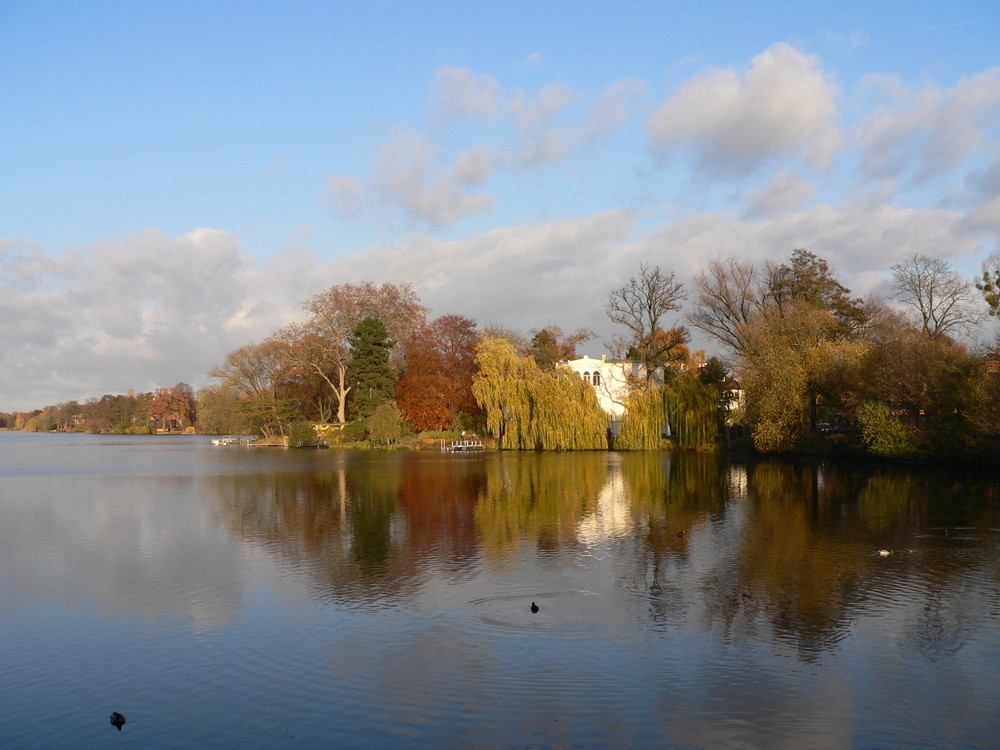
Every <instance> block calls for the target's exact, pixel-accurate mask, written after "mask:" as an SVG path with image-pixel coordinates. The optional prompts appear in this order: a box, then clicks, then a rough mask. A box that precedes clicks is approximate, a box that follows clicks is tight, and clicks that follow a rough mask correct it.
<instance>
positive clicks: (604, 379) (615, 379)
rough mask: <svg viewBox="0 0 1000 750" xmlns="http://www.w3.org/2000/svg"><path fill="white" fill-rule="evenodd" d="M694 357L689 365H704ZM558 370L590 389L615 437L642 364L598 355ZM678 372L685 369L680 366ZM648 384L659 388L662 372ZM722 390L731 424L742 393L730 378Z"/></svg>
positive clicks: (642, 379)
mask: <svg viewBox="0 0 1000 750" xmlns="http://www.w3.org/2000/svg"><path fill="white" fill-rule="evenodd" d="M696 354H697V355H700V356H699V357H696V358H694V361H693V362H692V365H693V366H694V367H701V366H703V365H704V352H697V353H696ZM560 366H562V367H567V368H569V369H570V370H572V371H573V372H575V373H577V374H578V375H579V376H580V377H581V378H583V380H584V382H587V383H590V384H591V385H592V386H593V387H594V392H595V393H596V395H597V401H598V403H600V405H601V408H602V409H604V411H605V412H606V413H607V415H608V429H609V430H610V431H611V435H612V436H613V437H617V435H618V432H619V430H621V426H622V422H624V421H625V412H626V408H625V404H626V402H627V401H628V397H629V394H630V393H631V392H632V389H633V388H635V387H636V386H643V385H645V383H646V365H645V363H644V362H642V361H641V360H614V359H608V358H607V355H604V354H602V355H601V358H600V359H594V358H593V357H588V356H584V357H580V358H579V359H571V360H568V361H565V362H561V363H560ZM681 369H682V370H683V369H685V367H684V366H683V365H681ZM651 380H652V381H653V382H654V383H656V384H662V383H663V370H662V369H657V370H656V371H655V372H653V374H652V377H651ZM725 388H726V390H727V391H728V392H729V414H728V418H727V421H728V422H729V423H730V424H732V423H733V420H734V417H736V416H737V415H738V414H740V413H742V410H743V389H742V387H741V386H740V384H739V383H737V382H736V381H735V380H733V379H732V378H726V384H725ZM665 429H666V431H667V433H668V434H669V432H670V427H669V425H667V426H665Z"/></svg>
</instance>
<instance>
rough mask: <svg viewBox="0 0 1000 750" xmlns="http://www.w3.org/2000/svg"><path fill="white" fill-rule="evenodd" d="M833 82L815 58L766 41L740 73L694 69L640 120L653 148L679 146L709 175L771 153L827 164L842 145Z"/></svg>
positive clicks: (746, 169) (768, 158) (747, 167)
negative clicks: (644, 121) (696, 71)
mask: <svg viewBox="0 0 1000 750" xmlns="http://www.w3.org/2000/svg"><path fill="white" fill-rule="evenodd" d="M839 90H840V89H839V86H838V84H837V83H836V81H835V80H834V79H833V78H832V76H831V75H830V74H828V73H826V72H825V71H824V70H823V69H822V67H821V65H820V61H819V59H818V58H816V57H814V56H811V55H806V54H805V53H803V52H801V51H800V50H798V49H796V48H795V47H792V46H790V45H788V44H784V43H779V44H775V45H772V46H771V47H769V48H768V49H767V50H765V51H764V52H762V53H760V54H759V55H757V56H756V57H754V58H753V60H752V61H751V63H750V68H749V69H748V70H747V71H746V72H745V73H744V74H742V75H741V74H740V73H738V72H737V71H735V70H732V69H725V70H723V69H712V70H709V71H707V72H705V73H702V74H700V75H697V76H695V77H694V78H693V79H692V80H691V81H690V82H689V83H687V84H686V85H685V86H683V87H682V88H681V89H680V91H678V92H677V93H676V94H675V95H674V96H672V97H671V98H670V99H669V100H668V101H666V102H665V103H664V104H663V105H662V106H661V107H660V108H659V109H658V110H657V111H656V112H655V113H654V114H653V115H652V116H651V117H650V118H649V120H648V121H647V131H648V134H649V137H650V140H651V144H652V148H653V151H654V153H656V154H657V155H659V156H667V155H670V154H673V153H676V152H678V151H682V152H683V151H686V152H689V153H691V154H692V155H693V156H694V157H695V162H696V167H697V168H698V169H700V170H705V171H707V172H709V173H711V174H712V175H734V176H742V175H747V174H751V173H753V172H755V171H757V170H758V169H759V168H760V167H761V166H763V165H764V164H767V163H769V162H772V161H774V160H776V159H778V158H803V159H805V160H806V162H807V163H808V164H810V165H811V166H812V167H813V168H816V169H824V168H826V167H827V166H828V165H829V163H830V160H831V159H832V157H833V156H834V154H836V153H837V152H838V150H839V149H840V148H841V146H842V142H843V138H842V136H841V133H840V131H839V129H838V127H837V125H836V117H837V114H838V107H837V98H838V95H839Z"/></svg>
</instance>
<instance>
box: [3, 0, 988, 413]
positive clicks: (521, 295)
mask: <svg viewBox="0 0 1000 750" xmlns="http://www.w3.org/2000/svg"><path fill="white" fill-rule="evenodd" d="M813 6H815V7H813ZM0 49H2V50H3V60H2V62H0V112H2V114H0V410H2V411H15V410H29V409H33V408H42V407H44V406H47V405H51V404H56V403H59V402H63V401H68V400H72V399H76V400H81V401H82V400H85V399H87V398H93V397H99V396H101V395H102V394H105V393H124V392H126V391H128V390H129V389H134V390H136V391H147V390H153V389H155V388H158V387H164V386H172V385H174V384H176V383H178V382H185V383H189V384H191V385H193V386H195V387H201V386H204V385H207V384H209V383H210V382H211V379H210V377H209V373H210V371H211V370H212V368H213V367H214V366H215V365H217V364H220V363H221V362H222V361H223V360H224V358H225V356H226V354H227V353H228V352H229V351H231V350H233V349H235V348H237V347H239V346H242V345H244V344H247V343H250V342H255V341H260V340H261V339H263V338H264V337H266V336H267V335H268V334H270V333H271V332H273V331H274V330H276V329H277V328H279V327H281V326H284V325H286V324H288V323H290V322H292V321H296V320H303V319H304V317H305V316H304V313H303V311H302V304H303V302H305V301H306V300H307V299H308V298H309V297H311V296H312V295H314V294H317V293H318V292H321V291H323V290H324V289H326V288H328V287H330V286H332V285H334V284H344V283H357V282H361V281H373V282H375V283H379V284H381V283H384V282H392V283H403V282H408V283H410V284H412V285H413V288H414V290H415V291H416V292H417V293H418V295H419V296H420V298H421V300H422V301H423V303H424V304H425V305H426V306H427V307H429V308H430V310H431V312H430V315H431V317H435V316H437V315H443V314H448V313H457V314H461V315H466V316H468V317H470V318H473V319H475V320H477V321H478V322H479V324H480V326H486V325H491V324H498V325H503V326H506V327H509V328H515V329H518V330H521V331H524V332H528V331H530V330H532V329H540V328H542V327H545V326H547V325H558V326H560V327H562V328H563V329H564V330H566V331H571V330H576V329H578V328H590V329H592V330H593V331H594V332H595V333H596V334H597V338H596V339H594V340H593V341H591V342H589V343H587V344H584V345H583V346H582V351H581V352H580V353H581V354H589V355H591V356H599V355H600V354H601V353H602V352H604V351H606V349H607V347H606V346H605V343H604V342H607V341H609V340H610V339H611V337H612V335H613V334H614V333H615V332H616V331H615V329H614V327H613V325H612V324H611V323H610V322H609V321H608V318H607V314H606V310H605V304H606V302H607V299H608V295H609V293H610V292H611V291H612V290H613V289H614V288H616V287H619V286H621V285H622V284H623V283H625V282H626V281H627V280H628V279H629V278H630V277H631V276H634V275H635V274H636V272H637V271H638V268H639V264H640V263H647V264H649V265H650V266H659V267H660V268H661V269H662V270H664V271H665V272H673V273H675V274H676V275H677V278H678V279H679V280H681V281H683V282H685V284H687V282H688V281H689V280H690V278H691V277H692V276H693V275H695V274H697V273H699V272H700V271H702V270H704V269H705V268H706V266H707V264H708V263H710V262H711V261H714V260H725V259H728V258H736V259H739V260H741V261H744V262H750V263H761V262H764V261H767V260H771V261H778V262H780V261H782V260H785V259H787V258H788V256H789V254H790V253H791V251H792V250H794V249H796V248H805V249H807V250H809V251H811V252H813V253H815V254H816V255H818V256H820V257H821V258H823V259H825V260H826V261H827V262H828V263H829V264H830V266H831V268H832V269H833V270H834V272H835V273H836V274H837V275H838V276H839V278H840V280H841V282H842V283H844V284H845V285H846V286H848V287H849V288H850V289H851V290H852V291H853V292H854V294H856V295H859V296H861V295H868V294H883V295H884V294H886V293H888V291H889V287H888V283H889V279H890V278H891V270H890V269H891V266H892V265H893V264H894V263H898V262H900V261H901V260H903V259H904V258H906V257H907V256H909V255H911V254H913V253H924V254H927V255H931V256H934V257H940V258H945V259H947V260H949V261H950V262H951V263H952V264H953V266H954V267H955V268H956V270H959V271H961V272H962V273H965V274H967V275H969V276H970V277H971V276H972V275H974V274H975V273H976V271H977V270H979V268H980V266H981V263H982V261H983V259H984V258H985V257H987V256H988V255H989V254H990V253H993V252H995V251H997V250H998V248H1000V3H997V2H995V0H970V1H962V0H957V1H955V2H950V3H941V2H924V1H923V0H914V1H913V2H906V3H902V2H897V3H871V2H868V1H865V2H853V0H848V1H846V2H837V3H827V4H821V5H817V4H811V3H802V2H794V3H793V2H779V3H732V2H717V1H715V0H708V1H700V2H688V1H686V0H679V1H678V2H627V1H625V2H621V3H617V4H614V6H613V7H612V4H611V3H581V2H579V0H576V1H574V2H537V0H536V1H535V2H507V3H476V2H433V1H432V0H427V1H425V2H378V1H375V2H370V3H346V2H343V3H342V2H312V1H310V0H298V1H296V2H287V3H276V2H270V3H268V2H252V1H247V0H241V1H239V2H237V1H235V0H234V1H232V2H219V1H217V0H198V1H197V2H186V1H184V0H181V1H180V2H169V3H166V2H156V0H150V1H149V2H131V1H130V0H125V1H123V2H106V1H104V0H92V1H90V2H82V1H81V2H68V1H67V2H50V1H48V0H24V1H22V0H0ZM683 318H684V311H683V310H682V311H679V312H678V313H677V314H676V315H675V316H672V317H671V318H670V319H668V320H665V321H664V322H665V323H667V324H668V325H679V324H683V322H684V319H683ZM692 333H693V339H692V345H693V346H695V347H697V348H705V349H707V350H708V352H709V354H713V353H719V354H722V353H723V352H722V351H721V350H720V349H719V347H718V346H717V345H716V344H715V343H714V342H713V341H711V340H708V339H705V338H701V335H700V334H699V333H698V332H697V331H693V332H692Z"/></svg>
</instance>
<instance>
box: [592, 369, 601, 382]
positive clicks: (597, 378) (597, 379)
mask: <svg viewBox="0 0 1000 750" xmlns="http://www.w3.org/2000/svg"><path fill="white" fill-rule="evenodd" d="M600 384H601V373H599V372H595V373H594V385H600Z"/></svg>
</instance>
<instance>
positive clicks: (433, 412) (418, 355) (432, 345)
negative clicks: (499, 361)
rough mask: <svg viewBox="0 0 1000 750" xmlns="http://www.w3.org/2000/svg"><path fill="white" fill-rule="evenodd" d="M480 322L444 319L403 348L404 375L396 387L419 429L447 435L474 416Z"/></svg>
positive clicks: (403, 407)
mask: <svg viewBox="0 0 1000 750" xmlns="http://www.w3.org/2000/svg"><path fill="white" fill-rule="evenodd" d="M479 338H480V334H479V331H478V330H477V328H476V322H475V321H474V320H471V319H469V318H466V317H464V316H462V315H442V316H441V317H439V318H437V319H436V320H434V321H433V322H432V323H429V324H428V325H425V326H422V327H420V328H419V329H416V330H414V331H413V333H412V334H411V335H410V336H409V337H408V338H407V339H406V341H405V342H404V345H403V350H404V356H405V367H406V370H405V373H404V375H403V377H402V378H400V380H399V383H398V385H397V390H398V393H399V408H400V410H401V411H402V412H403V414H404V415H405V416H406V418H407V420H408V421H409V422H410V424H411V425H413V427H414V428H416V429H417V430H444V429H448V428H449V427H452V426H454V425H455V424H456V422H457V421H458V419H459V416H460V415H461V414H466V415H470V416H476V415H478V414H479V413H480V409H479V406H478V405H477V404H476V400H475V398H474V397H473V395H472V376H473V375H474V374H475V372H476V361H475V356H476V345H477V344H478V343H479Z"/></svg>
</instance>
